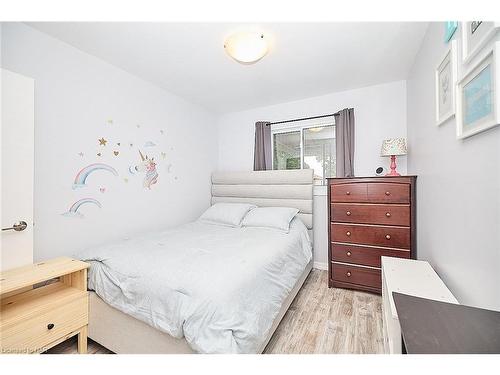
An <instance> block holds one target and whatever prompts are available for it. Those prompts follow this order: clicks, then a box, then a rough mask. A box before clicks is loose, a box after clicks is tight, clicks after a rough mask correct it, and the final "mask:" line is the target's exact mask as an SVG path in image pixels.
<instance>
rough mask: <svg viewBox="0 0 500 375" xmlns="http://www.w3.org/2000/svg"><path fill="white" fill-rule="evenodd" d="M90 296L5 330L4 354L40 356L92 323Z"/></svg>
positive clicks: (3, 331)
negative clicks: (89, 304)
mask: <svg viewBox="0 0 500 375" xmlns="http://www.w3.org/2000/svg"><path fill="white" fill-rule="evenodd" d="M87 306H88V295H86V296H82V297H80V298H78V299H76V300H74V301H72V302H69V303H67V304H65V305H63V306H59V307H57V308H54V309H52V310H50V311H49V312H47V313H45V314H41V315H38V316H35V317H33V318H31V319H28V320H23V321H19V322H18V323H17V324H14V325H11V326H9V327H5V329H4V327H2V330H1V337H2V343H1V347H2V352H4V353H6V352H7V353H9V352H10V353H36V352H41V351H44V350H45V349H47V348H48V346H49V345H50V344H51V343H52V342H54V341H57V340H59V339H60V338H62V337H64V336H66V335H68V334H70V333H72V332H74V331H77V330H78V329H80V328H82V327H83V326H85V325H87V324H88V310H87Z"/></svg>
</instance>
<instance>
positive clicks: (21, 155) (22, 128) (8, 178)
mask: <svg viewBox="0 0 500 375" xmlns="http://www.w3.org/2000/svg"><path fill="white" fill-rule="evenodd" d="M0 82H1V86H2V91H1V96H2V98H1V103H2V106H1V112H2V132H1V145H2V148H1V166H2V173H1V180H0V187H1V188H0V190H1V197H2V199H1V203H0V204H1V206H0V209H1V211H2V214H1V219H0V220H1V226H2V237H1V244H0V246H1V250H0V251H1V257H0V269H1V270H7V269H10V268H14V267H19V266H23V265H26V264H30V263H33V171H34V160H33V158H34V130H35V128H34V124H35V120H34V105H35V103H34V97H35V84H34V80H33V79H31V78H28V77H25V76H22V75H20V74H16V73H13V72H10V71H8V70H5V69H2V75H1V81H0ZM24 223H26V227H25V226H24Z"/></svg>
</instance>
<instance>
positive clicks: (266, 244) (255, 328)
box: [78, 218, 312, 353]
mask: <svg viewBox="0 0 500 375" xmlns="http://www.w3.org/2000/svg"><path fill="white" fill-rule="evenodd" d="M78 257H79V258H80V259H82V260H85V261H89V262H90V263H91V268H90V272H89V283H88V285H89V289H92V290H95V291H96V293H97V294H98V295H99V296H100V297H101V298H102V299H103V300H104V301H106V302H107V303H108V304H109V305H111V306H113V307H115V308H117V309H118V310H121V311H123V312H125V313H127V314H130V315H131V316H133V317H135V318H137V319H139V320H142V321H144V322H146V323H147V324H149V325H151V326H152V327H155V328H157V329H159V330H161V331H164V332H167V333H168V334H170V335H172V336H174V337H177V338H181V337H183V336H185V338H186V340H187V342H188V343H189V344H190V345H191V347H192V348H193V349H194V350H195V351H197V352H201V353H255V352H257V351H258V350H259V347H260V346H261V345H262V344H263V342H264V340H265V339H266V335H267V333H268V332H269V329H270V328H271V325H272V323H273V320H274V318H275V317H276V316H277V314H278V312H279V310H280V307H281V304H282V302H283V301H284V300H285V298H286V297H287V295H288V293H289V292H290V290H291V289H292V288H293V286H294V285H295V283H296V281H297V280H298V278H299V277H300V275H301V273H302V272H303V270H304V269H305V267H306V265H307V263H308V262H309V261H310V260H311V257H312V253H311V245H310V240H309V236H308V233H307V229H306V228H305V226H304V224H303V223H302V222H301V221H300V220H299V219H297V218H295V219H294V220H293V221H292V225H291V228H290V233H288V234H285V233H283V232H279V231H276V230H272V229H263V228H230V227H224V226H219V225H212V224H204V223H201V222H194V223H190V224H186V225H183V226H180V227H177V228H175V229H171V230H167V231H164V232H160V233H152V234H147V235H143V236H141V237H136V238H133V239H128V240H123V241H121V242H118V243H113V244H109V245H106V246H101V247H98V248H91V249H88V250H86V251H84V252H82V253H80V254H79V255H78Z"/></svg>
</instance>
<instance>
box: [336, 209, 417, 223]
mask: <svg viewBox="0 0 500 375" xmlns="http://www.w3.org/2000/svg"><path fill="white" fill-rule="evenodd" d="M330 210H331V212H330V217H331V219H332V221H340V222H344V223H361V224H383V225H399V226H410V206H409V205H394V204H355V203H332V204H331V206H330Z"/></svg>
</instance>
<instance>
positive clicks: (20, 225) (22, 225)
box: [2, 221, 28, 232]
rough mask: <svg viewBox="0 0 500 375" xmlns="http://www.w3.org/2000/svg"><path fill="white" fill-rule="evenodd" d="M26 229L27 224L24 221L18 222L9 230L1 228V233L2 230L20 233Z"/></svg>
mask: <svg viewBox="0 0 500 375" xmlns="http://www.w3.org/2000/svg"><path fill="white" fill-rule="evenodd" d="M27 227H28V224H27V223H26V222H25V221H18V222H17V223H14V224H13V225H12V226H11V227H10V228H2V232H3V231H4V230H15V231H16V232H21V231H22V230H25V229H26V228H27Z"/></svg>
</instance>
